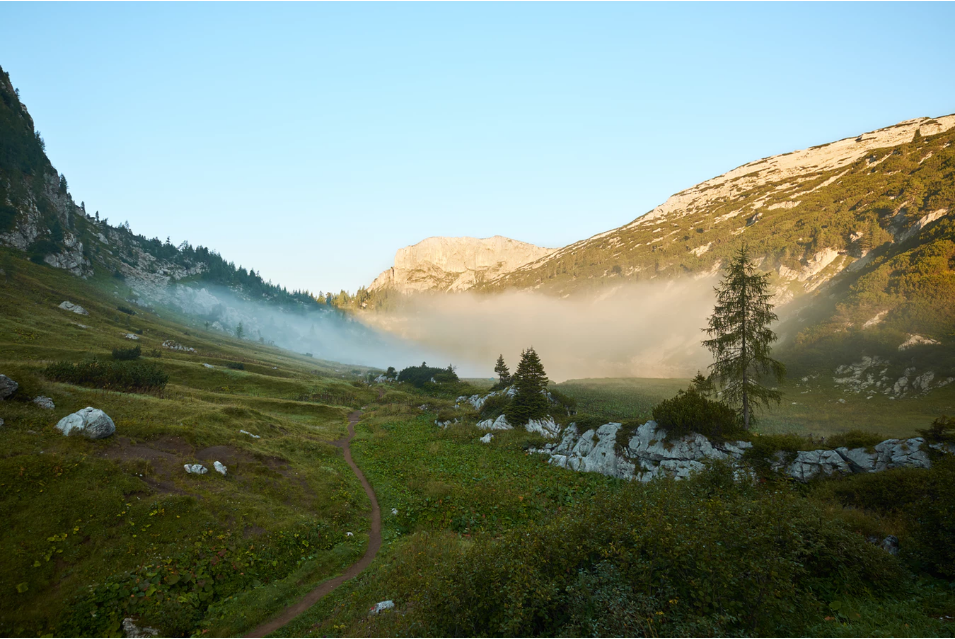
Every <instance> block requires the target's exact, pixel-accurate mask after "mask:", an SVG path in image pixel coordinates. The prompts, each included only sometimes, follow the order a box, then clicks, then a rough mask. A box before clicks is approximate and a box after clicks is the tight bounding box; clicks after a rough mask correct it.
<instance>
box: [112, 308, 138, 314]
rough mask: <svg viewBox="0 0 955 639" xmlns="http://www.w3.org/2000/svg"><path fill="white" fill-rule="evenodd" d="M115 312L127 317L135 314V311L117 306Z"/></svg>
mask: <svg viewBox="0 0 955 639" xmlns="http://www.w3.org/2000/svg"><path fill="white" fill-rule="evenodd" d="M116 310H117V311H119V312H120V313H126V314H127V315H135V314H136V311H134V310H133V309H131V308H129V307H128V306H117V307H116Z"/></svg>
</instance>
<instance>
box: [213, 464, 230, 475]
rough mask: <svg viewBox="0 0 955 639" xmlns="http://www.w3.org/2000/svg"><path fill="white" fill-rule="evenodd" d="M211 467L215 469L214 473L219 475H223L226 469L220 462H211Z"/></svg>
mask: <svg viewBox="0 0 955 639" xmlns="http://www.w3.org/2000/svg"><path fill="white" fill-rule="evenodd" d="M212 467H213V468H215V469H216V472H217V473H219V474H220V475H225V474H226V471H227V470H228V468H227V467H226V465H225V464H223V463H222V462H218V461H217V462H213V463H212Z"/></svg>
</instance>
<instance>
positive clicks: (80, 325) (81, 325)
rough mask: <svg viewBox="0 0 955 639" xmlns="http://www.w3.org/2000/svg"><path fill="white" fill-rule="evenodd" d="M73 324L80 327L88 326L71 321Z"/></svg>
mask: <svg viewBox="0 0 955 639" xmlns="http://www.w3.org/2000/svg"><path fill="white" fill-rule="evenodd" d="M73 326H79V327H80V328H89V326H87V325H86V324H78V323H76V322H74V323H73Z"/></svg>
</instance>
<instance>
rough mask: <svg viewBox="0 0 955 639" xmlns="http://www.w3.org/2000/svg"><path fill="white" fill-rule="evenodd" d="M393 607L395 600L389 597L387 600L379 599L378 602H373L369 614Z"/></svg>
mask: <svg viewBox="0 0 955 639" xmlns="http://www.w3.org/2000/svg"><path fill="white" fill-rule="evenodd" d="M394 607H395V602H393V601H392V600H391V599H388V600H387V601H379V602H378V603H376V604H375V607H374V608H372V609H371V612H370V613H369V614H372V615H377V614H379V613H380V612H382V611H384V610H391V609H393V608H394Z"/></svg>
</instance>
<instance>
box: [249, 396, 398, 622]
mask: <svg viewBox="0 0 955 639" xmlns="http://www.w3.org/2000/svg"><path fill="white" fill-rule="evenodd" d="M360 418H361V411H355V412H353V413H352V414H351V415H349V416H348V437H347V438H345V439H341V440H338V441H334V442H331V444H332V445H333V446H338V447H339V448H341V449H342V452H343V453H344V454H345V461H346V462H348V465H349V467H351V470H352V472H353V473H355V476H356V477H358V480H359V481H360V482H361V485H362V488H364V489H365V494H366V495H368V499H370V500H371V532H369V534H368V548H367V549H366V550H365V554H364V556H363V557H362V558H361V559H359V560H358V562H357V563H354V564H352V565H351V566H349V567H348V569H347V570H346V571H345V572H343V573H342V574H341V575H339V576H337V577H335V578H334V579H329V580H328V581H324V582H322V583H321V584H319V585H318V586H316V587H315V588H314V589H312V591H311V592H309V593H308V594H307V595H305V596H304V597H302V598H301V599H300V600H299V601H298V602H297V603H294V604H292V605H291V606H289V607H288V608H286V609H285V610H283V611H282V613H281V614H280V615H279V616H277V617H275V618H274V619H272V620H271V621H267V622H266V623H264V624H262V625H260V626H258V627H256V628H255V629H254V630H252V631H251V632H249V633H248V634H247V635H245V636H246V637H267V636H268V635H270V634H272V633H273V632H275V631H276V630H278V629H279V628H281V627H282V626H284V625H285V624H287V623H288V622H290V621H292V619H295V618H296V617H297V616H299V615H300V614H302V613H303V612H305V611H306V610H308V609H309V608H311V607H312V606H314V605H315V604H316V603H318V601H319V600H320V599H321V598H322V597H324V596H325V595H327V594H328V593H330V592H332V591H333V590H335V589H336V588H338V587H339V586H340V585H342V584H343V583H345V582H346V581H348V580H349V579H352V578H354V577H357V576H358V575H359V574H361V572H362V571H363V570H364V569H365V568H367V567H368V566H370V565H371V562H372V561H374V559H375V555H377V554H378V549H379V548H381V509H380V508H379V507H378V499H377V498H376V497H375V491H373V490H372V489H371V484H369V483H368V480H367V479H365V476H364V475H363V474H362V472H361V470H360V469H359V468H358V466H356V465H355V462H354V461H352V458H351V449H350V448H349V447H348V445H349V444H350V443H351V440H352V439H354V437H355V424H357V423H358V420H359V419H360Z"/></svg>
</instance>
